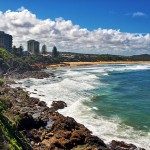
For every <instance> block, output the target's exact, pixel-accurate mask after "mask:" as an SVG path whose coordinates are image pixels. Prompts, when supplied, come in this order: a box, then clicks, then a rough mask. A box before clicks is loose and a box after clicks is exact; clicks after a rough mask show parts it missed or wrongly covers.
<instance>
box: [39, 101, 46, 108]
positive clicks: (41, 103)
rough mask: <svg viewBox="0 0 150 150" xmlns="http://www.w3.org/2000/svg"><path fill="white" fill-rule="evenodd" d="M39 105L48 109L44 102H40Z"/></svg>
mask: <svg viewBox="0 0 150 150" xmlns="http://www.w3.org/2000/svg"><path fill="white" fill-rule="evenodd" d="M38 105H39V106H44V107H46V103H45V102H44V101H39V103H38Z"/></svg>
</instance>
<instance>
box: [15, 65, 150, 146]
mask: <svg viewBox="0 0 150 150" xmlns="http://www.w3.org/2000/svg"><path fill="white" fill-rule="evenodd" d="M45 71H46V72H53V73H54V74H55V77H49V78H45V79H34V78H28V79H23V80H18V81H17V82H18V84H16V85H14V87H16V86H19V87H22V88H25V89H26V90H27V91H29V92H30V95H31V96H32V97H37V98H40V100H43V101H45V102H46V103H47V104H48V106H50V105H51V103H52V101H54V100H62V101H64V102H66V103H67V107H66V108H64V109H62V110H59V112H60V113H62V114H63V115H65V116H70V117H73V118H75V120H76V121H77V122H79V123H82V124H84V125H85V126H86V127H87V128H88V129H90V130H91V131H92V132H93V134H94V135H97V136H98V137H100V138H101V139H102V140H104V141H105V142H106V143H109V142H110V141H111V140H119V141H125V142H127V143H133V144H136V145H137V146H140V147H143V148H146V149H150V64H121V65H118V64H116V65H109V64H108V65H106V64H105V65H95V66H80V67H64V68H63V67H62V68H58V69H56V70H51V69H50V70H45ZM20 83H22V84H20Z"/></svg>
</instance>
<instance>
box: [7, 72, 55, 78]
mask: <svg viewBox="0 0 150 150" xmlns="http://www.w3.org/2000/svg"><path fill="white" fill-rule="evenodd" d="M9 76H10V77H11V78H13V79H24V78H36V79H43V78H48V77H49V76H52V77H54V74H53V73H46V72H43V71H26V72H24V73H21V74H19V73H14V74H11V75H9Z"/></svg>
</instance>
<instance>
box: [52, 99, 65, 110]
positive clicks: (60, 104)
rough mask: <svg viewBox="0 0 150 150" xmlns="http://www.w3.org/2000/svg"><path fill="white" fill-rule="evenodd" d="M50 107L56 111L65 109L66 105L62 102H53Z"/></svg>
mask: <svg viewBox="0 0 150 150" xmlns="http://www.w3.org/2000/svg"><path fill="white" fill-rule="evenodd" d="M51 106H52V108H53V109H54V110H55V111H56V110H58V109H63V108H65V107H67V104H66V103H65V102H63V101H53V103H52V105H51Z"/></svg>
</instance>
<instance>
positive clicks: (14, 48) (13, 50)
mask: <svg viewBox="0 0 150 150" xmlns="http://www.w3.org/2000/svg"><path fill="white" fill-rule="evenodd" d="M12 54H14V55H16V56H17V48H16V46H15V45H14V46H13V47H12Z"/></svg>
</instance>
